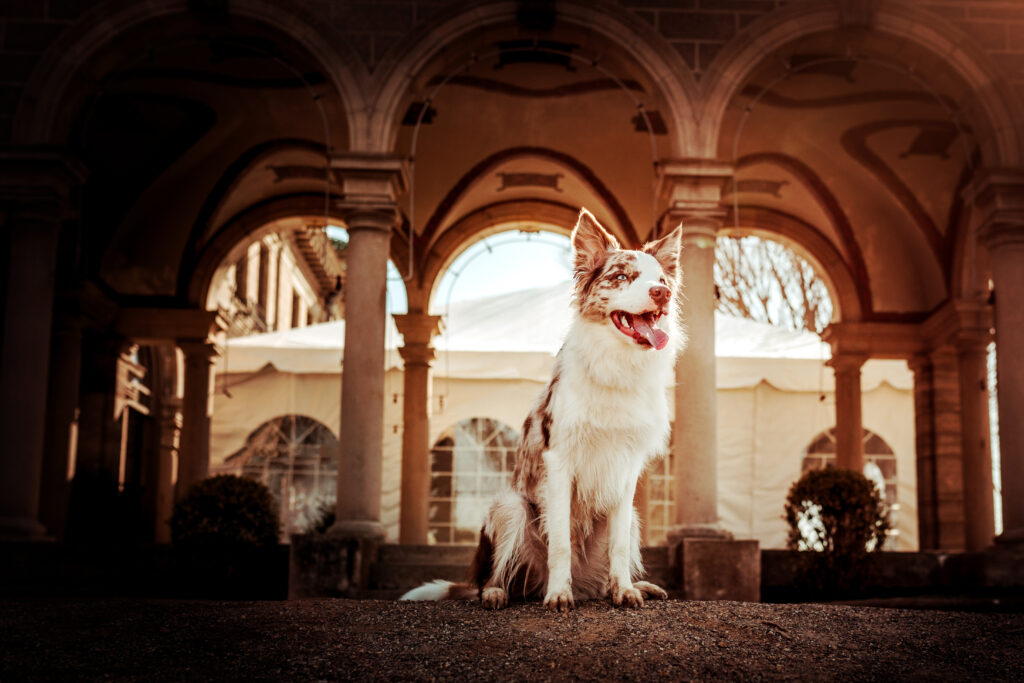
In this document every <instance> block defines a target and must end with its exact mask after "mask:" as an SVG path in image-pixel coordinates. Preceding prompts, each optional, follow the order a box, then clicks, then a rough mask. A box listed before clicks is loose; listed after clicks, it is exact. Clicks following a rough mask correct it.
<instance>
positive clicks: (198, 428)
mask: <svg viewBox="0 0 1024 683" xmlns="http://www.w3.org/2000/svg"><path fill="white" fill-rule="evenodd" d="M178 347H179V348H180V349H181V350H182V353H184V354H185V392H184V397H183V399H182V411H181V412H182V424H181V445H180V449H179V451H178V481H177V484H176V485H175V489H174V499H175V500H176V501H177V500H181V499H182V497H184V495H185V493H186V492H187V491H188V489H189V487H190V486H192V485H193V484H195V483H196V482H199V481H201V480H203V479H205V478H206V475H207V473H208V472H209V470H210V417H211V416H212V415H213V400H212V391H211V385H212V383H213V363H214V360H215V358H216V356H217V355H218V349H217V347H216V345H214V344H212V343H210V342H208V341H205V340H198V339H196V340H180V341H179V342H178Z"/></svg>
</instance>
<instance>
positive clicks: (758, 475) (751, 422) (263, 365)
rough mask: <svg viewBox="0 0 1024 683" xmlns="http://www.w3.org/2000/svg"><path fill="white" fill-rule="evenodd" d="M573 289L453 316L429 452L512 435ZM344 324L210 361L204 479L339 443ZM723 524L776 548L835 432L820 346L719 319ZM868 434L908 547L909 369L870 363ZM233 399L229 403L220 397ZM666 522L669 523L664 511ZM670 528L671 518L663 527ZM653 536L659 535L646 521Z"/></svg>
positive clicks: (269, 338)
mask: <svg viewBox="0 0 1024 683" xmlns="http://www.w3.org/2000/svg"><path fill="white" fill-rule="evenodd" d="M570 298H571V287H570V284H569V283H563V284H559V285H555V286H551V287H545V288H540V289H532V290H526V291H520V292H513V293H509V294H504V295H500V296H495V297H489V298H486V299H479V300H475V301H463V302H457V303H453V304H452V305H451V306H450V307H449V308H448V310H446V311H439V312H438V313H440V314H442V321H443V332H442V334H441V335H439V336H438V337H437V338H436V339H435V340H434V346H435V348H436V349H437V358H436V360H435V361H434V363H433V373H432V374H433V397H432V400H431V413H432V419H431V439H432V441H434V440H436V439H438V438H439V437H440V436H441V434H442V432H444V431H445V430H446V429H448V428H450V427H452V426H453V425H455V424H457V423H459V422H460V421H462V420H465V419H469V418H472V417H481V416H483V417H490V418H492V419H495V420H499V421H500V422H502V423H504V424H507V425H510V426H512V427H513V428H516V427H518V425H519V424H521V422H522V419H523V417H524V416H525V415H526V414H527V412H528V410H529V407H530V405H531V403H532V402H533V400H534V399H535V397H536V395H537V393H539V391H540V390H541V389H542V387H543V385H544V384H545V383H546V382H547V381H548V379H549V377H550V372H551V365H552V362H553V359H554V356H555V354H556V353H557V352H558V349H559V348H560V346H561V343H562V338H563V336H564V334H565V331H566V329H567V327H568V324H569V320H570V308H569V306H570ZM387 325H388V326H387V330H386V334H385V339H386V347H387V354H386V363H387V369H388V372H387V375H386V380H385V381H386V387H385V389H386V391H385V397H386V406H385V420H386V429H385V434H384V452H385V462H384V479H385V481H384V490H383V492H382V495H383V499H382V500H383V509H384V517H385V519H384V522H385V525H386V526H388V527H389V528H390V529H391V532H390V533H391V534H392V535H395V534H397V519H398V506H399V499H398V495H399V494H398V492H399V489H400V481H399V477H400V472H401V415H402V409H401V392H402V380H401V368H402V364H401V357H400V356H399V354H398V351H397V349H398V348H399V347H400V346H401V343H402V340H401V335H400V334H399V332H398V330H397V329H396V327H395V325H394V323H393V322H392V321H391V319H390V318H389V319H388V323H387ZM344 330H345V323H344V322H343V321H338V322H331V323H325V324H321V325H315V326H311V327H305V328H298V329H293V330H288V331H284V332H273V333H269V334H263V335H255V336H251V337H245V338H239V339H232V340H230V341H229V342H228V344H227V349H226V352H225V354H224V356H223V357H222V358H221V359H220V360H219V361H218V365H217V371H218V389H219V391H218V393H217V396H216V398H215V412H214V418H213V442H212V456H213V465H214V466H215V467H216V466H217V465H218V463H220V462H222V461H223V460H224V458H225V457H227V456H228V455H229V454H231V453H233V452H235V451H237V450H238V449H239V448H241V447H242V445H243V444H244V443H245V438H246V436H247V435H248V434H249V433H251V432H252V431H253V430H255V429H256V428H257V427H259V426H260V425H261V424H263V423H265V422H267V421H268V420H270V419H273V418H275V417H279V416H281V415H286V414H303V415H308V416H310V417H314V418H316V419H317V420H319V421H321V422H323V423H324V424H325V425H327V426H328V427H330V428H331V430H332V431H334V433H335V434H337V433H338V431H339V430H338V427H339V424H338V423H339V414H340V371H341V369H342V356H343V352H344V349H343V345H344V336H345V332H344ZM715 348H716V353H717V356H718V362H717V382H718V404H719V405H718V462H719V512H720V515H721V518H722V523H723V525H724V526H725V527H726V528H727V529H729V530H730V531H732V532H733V533H734V534H736V536H737V537H740V538H757V539H758V540H760V541H761V542H762V545H763V546H765V547H779V546H781V545H782V544H783V543H784V539H785V525H784V523H783V522H782V520H781V515H782V501H783V499H784V497H785V493H786V491H787V490H788V487H789V485H790V484H791V483H792V482H793V481H794V480H795V479H796V478H797V477H798V476H799V474H800V472H801V467H802V461H803V457H804V454H805V452H806V449H807V447H808V445H809V444H810V443H811V442H812V441H813V440H814V439H815V438H816V437H817V436H819V435H820V434H821V433H822V432H824V431H825V430H827V429H829V428H830V427H832V426H833V425H834V422H835V418H834V410H835V408H834V401H833V399H832V397H831V392H832V391H833V386H834V385H833V375H832V370H831V368H829V367H827V366H826V365H825V364H824V362H825V361H826V360H828V358H829V347H828V345H826V344H824V343H823V342H821V340H820V339H819V338H818V337H817V335H814V334H811V333H807V332H792V331H787V330H781V329H778V328H774V327H772V326H770V325H765V324H762V323H757V322H753V321H749V320H742V319H737V318H732V317H729V316H724V315H720V314H716V317H715ZM861 386H862V391H863V396H864V407H863V420H864V426H865V427H866V428H868V429H870V430H871V431H872V432H874V433H876V434H878V435H880V436H881V437H882V439H883V440H884V441H885V442H886V443H887V444H889V446H890V447H891V448H892V449H893V451H894V452H895V453H896V455H897V461H898V470H899V471H898V481H899V496H898V498H899V502H900V505H901V511H900V515H899V523H898V528H899V530H900V536H899V538H898V543H897V544H895V545H894V547H898V548H900V549H910V548H913V547H916V538H917V533H916V520H915V515H914V509H915V508H916V500H915V497H916V493H915V486H914V482H915V472H914V445H913V419H914V418H913V392H912V389H913V379H912V375H911V373H910V372H909V371H908V370H907V368H906V364H905V363H902V362H896V361H871V362H869V363H867V364H866V365H865V366H864V370H863V372H862V383H861ZM229 395H230V397H229ZM663 511H664V510H663ZM666 514H668V513H666ZM650 523H651V525H652V528H654V527H655V526H656V525H657V521H655V520H652V521H651V522H650Z"/></svg>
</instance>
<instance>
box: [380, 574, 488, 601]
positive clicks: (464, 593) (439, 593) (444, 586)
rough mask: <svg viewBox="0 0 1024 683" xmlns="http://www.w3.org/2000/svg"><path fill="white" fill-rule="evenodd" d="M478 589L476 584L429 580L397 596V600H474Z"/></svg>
mask: <svg viewBox="0 0 1024 683" xmlns="http://www.w3.org/2000/svg"><path fill="white" fill-rule="evenodd" d="M479 597H480V590H479V589H478V588H477V587H476V586H470V585H467V584H465V583H452V582H451V581H442V580H440V579H438V580H437V581H431V582H430V583H425V584H423V585H422V586H420V587H419V588H413V589H412V590H411V591H409V592H408V593H406V594H405V595H403V596H402V597H400V598H399V600H476V599H477V598H479Z"/></svg>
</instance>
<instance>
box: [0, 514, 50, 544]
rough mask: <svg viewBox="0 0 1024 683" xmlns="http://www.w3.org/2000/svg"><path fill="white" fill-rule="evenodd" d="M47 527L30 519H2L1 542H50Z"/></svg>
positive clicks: (0, 524)
mask: <svg viewBox="0 0 1024 683" xmlns="http://www.w3.org/2000/svg"><path fill="white" fill-rule="evenodd" d="M50 540H53V539H51V538H50V537H49V536H47V535H46V527H44V526H43V525H42V524H40V523H39V521H38V520H35V519H31V518H29V517H0V541H3V542H12V541H14V542H16V541H50Z"/></svg>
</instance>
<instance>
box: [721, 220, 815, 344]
mask: <svg viewBox="0 0 1024 683" xmlns="http://www.w3.org/2000/svg"><path fill="white" fill-rule="evenodd" d="M715 282H716V284H717V285H718V293H719V297H718V302H717V307H718V310H720V311H722V312H723V313H727V314H729V315H736V316H740V317H744V318H750V319H752V320H758V321H760V322H765V323H769V324H772V325H777V326H780V327H785V328H788V329H794V330H801V329H803V330H810V331H812V332H816V333H821V331H822V330H823V329H825V326H826V325H828V323H829V321H830V320H831V318H832V301H831V299H830V297H829V293H828V288H827V287H826V286H825V282H824V280H823V279H822V278H821V276H820V275H819V274H818V273H817V271H815V269H814V267H813V266H812V265H811V264H810V263H808V262H807V261H806V260H805V259H803V258H801V257H800V256H799V255H798V254H796V253H795V252H794V251H793V250H792V249H790V248H789V247H787V246H785V245H784V244H782V243H780V242H775V241H772V240H764V239H761V238H759V237H754V236H747V237H739V238H737V237H719V238H718V242H717V246H716V249H715Z"/></svg>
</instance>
